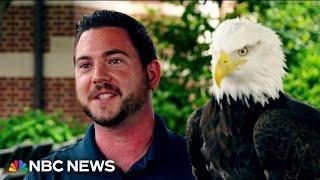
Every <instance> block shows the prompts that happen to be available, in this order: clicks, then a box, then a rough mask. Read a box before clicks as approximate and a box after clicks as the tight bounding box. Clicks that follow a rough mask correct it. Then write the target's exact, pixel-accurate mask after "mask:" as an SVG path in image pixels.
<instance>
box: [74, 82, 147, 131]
mask: <svg viewBox="0 0 320 180" xmlns="http://www.w3.org/2000/svg"><path fill="white" fill-rule="evenodd" d="M147 77H148V76H145V78H143V80H142V81H140V84H139V87H138V89H137V91H135V92H132V93H130V94H129V95H128V96H127V97H126V98H125V99H123V100H122V104H121V106H120V110H119V112H118V113H117V114H116V115H115V116H113V117H111V118H108V119H105V118H98V117H96V116H94V115H93V114H92V112H91V111H90V109H89V108H88V107H87V106H85V105H83V104H82V103H80V104H81V107H82V110H83V112H84V113H85V114H86V115H87V116H89V117H90V118H91V119H92V120H93V121H94V122H95V123H97V124H99V125H101V126H104V127H113V126H116V125H118V124H120V123H121V122H123V121H124V120H125V119H126V118H127V117H128V116H130V115H133V114H135V113H136V112H137V111H139V110H140V109H141V108H142V107H143V105H144V104H145V103H146V101H147V98H148V96H147V93H148V90H149V83H148V78H147ZM105 87H112V86H111V85H108V84H106V85H105Z"/></svg>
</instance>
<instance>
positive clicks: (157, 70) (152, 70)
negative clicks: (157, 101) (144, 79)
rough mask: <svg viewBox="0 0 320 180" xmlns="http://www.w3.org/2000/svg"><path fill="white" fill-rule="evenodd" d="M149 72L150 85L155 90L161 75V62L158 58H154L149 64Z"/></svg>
mask: <svg viewBox="0 0 320 180" xmlns="http://www.w3.org/2000/svg"><path fill="white" fill-rule="evenodd" d="M147 73H148V83H149V87H150V89H152V90H154V89H155V88H156V87H157V86H158V84H159V81H160V77H161V67H160V62H159V61H158V60H157V59H154V60H152V61H151V62H150V63H149V64H148V65H147Z"/></svg>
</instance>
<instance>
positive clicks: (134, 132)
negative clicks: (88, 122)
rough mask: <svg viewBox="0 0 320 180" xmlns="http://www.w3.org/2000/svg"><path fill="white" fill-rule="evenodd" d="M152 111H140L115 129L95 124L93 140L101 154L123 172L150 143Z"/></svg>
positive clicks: (140, 155)
mask: <svg viewBox="0 0 320 180" xmlns="http://www.w3.org/2000/svg"><path fill="white" fill-rule="evenodd" d="M154 124H155V119H154V114H153V111H141V112H137V113H136V114H135V115H133V116H130V117H128V118H127V119H125V120H124V121H123V123H121V124H119V125H118V126H117V127H111V128H109V127H103V126H100V125H98V124H95V140H96V143H97V145H98V147H99V149H100V150H101V152H102V153H103V154H104V155H105V156H106V157H107V158H108V159H110V160H114V161H115V164H116V165H117V166H118V167H119V168H120V169H121V170H122V171H124V172H127V171H128V170H129V168H130V167H131V166H132V165H133V164H134V163H135V162H137V161H138V160H139V159H140V158H141V157H142V156H143V155H145V153H146V152H147V150H148V147H149V146H150V144H151V142H152V134H153V129H154Z"/></svg>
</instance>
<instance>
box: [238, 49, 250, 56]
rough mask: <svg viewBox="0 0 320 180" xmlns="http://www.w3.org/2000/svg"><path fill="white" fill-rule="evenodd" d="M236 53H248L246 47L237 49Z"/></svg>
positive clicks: (240, 54) (243, 54) (241, 54)
mask: <svg viewBox="0 0 320 180" xmlns="http://www.w3.org/2000/svg"><path fill="white" fill-rule="evenodd" d="M238 54H239V56H245V55H247V54H248V48H246V47H244V48H242V49H239V50H238Z"/></svg>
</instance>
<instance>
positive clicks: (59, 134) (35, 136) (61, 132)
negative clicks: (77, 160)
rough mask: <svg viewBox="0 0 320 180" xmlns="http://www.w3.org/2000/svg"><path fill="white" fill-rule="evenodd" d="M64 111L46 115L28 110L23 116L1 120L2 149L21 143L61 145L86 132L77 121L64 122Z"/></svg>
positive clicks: (0, 146) (0, 140) (0, 139)
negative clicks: (52, 143) (54, 143)
mask: <svg viewBox="0 0 320 180" xmlns="http://www.w3.org/2000/svg"><path fill="white" fill-rule="evenodd" d="M62 115H63V114H62V111H59V110H57V111H55V112H53V113H51V114H46V113H44V112H43V111H40V110H26V111H25V112H24V114H22V115H16V116H11V117H9V118H8V119H0V131H1V133H0V148H8V147H11V146H14V145H16V144H20V143H41V142H56V143H61V142H64V141H67V140H70V139H71V138H72V137H73V136H75V135H78V134H81V133H83V132H84V125H81V123H79V122H76V120H75V119H69V120H65V121H62Z"/></svg>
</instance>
